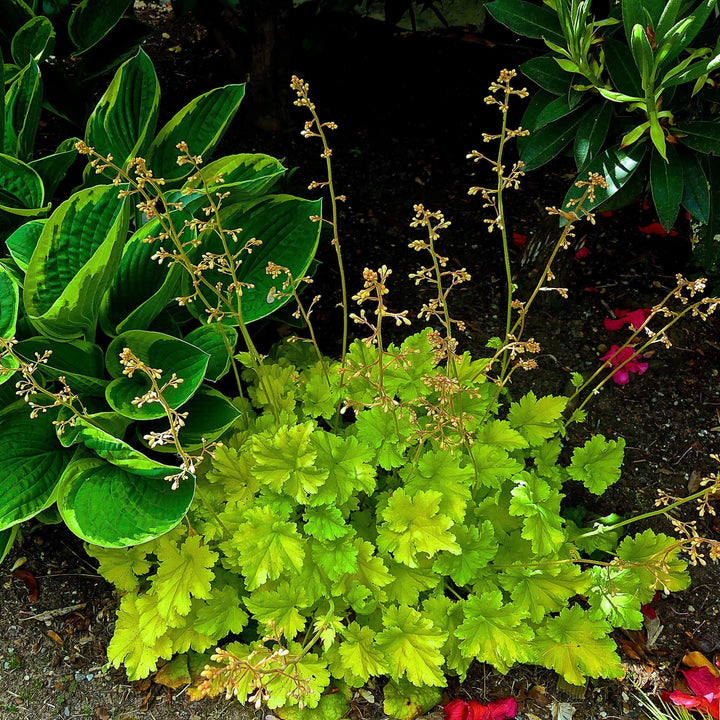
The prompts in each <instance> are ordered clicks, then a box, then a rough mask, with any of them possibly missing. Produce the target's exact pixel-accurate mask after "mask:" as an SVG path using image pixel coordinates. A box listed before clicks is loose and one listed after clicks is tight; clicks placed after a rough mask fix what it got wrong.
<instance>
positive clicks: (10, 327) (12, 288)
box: [0, 265, 20, 340]
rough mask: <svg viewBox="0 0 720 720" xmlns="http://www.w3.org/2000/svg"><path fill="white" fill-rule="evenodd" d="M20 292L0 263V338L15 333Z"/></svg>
mask: <svg viewBox="0 0 720 720" xmlns="http://www.w3.org/2000/svg"><path fill="white" fill-rule="evenodd" d="M19 306H20V292H19V290H18V286H17V283H16V282H15V280H14V279H13V277H12V276H11V275H10V273H9V272H8V271H7V270H6V269H5V268H4V267H3V266H2V265H0V338H2V339H3V340H9V339H10V338H12V337H14V335H15V326H16V325H17V317H18V308H19Z"/></svg>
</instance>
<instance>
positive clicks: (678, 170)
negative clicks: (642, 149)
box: [650, 144, 684, 230]
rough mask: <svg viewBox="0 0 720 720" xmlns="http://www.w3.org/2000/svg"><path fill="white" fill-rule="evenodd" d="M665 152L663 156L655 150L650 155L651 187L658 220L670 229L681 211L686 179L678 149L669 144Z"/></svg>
mask: <svg viewBox="0 0 720 720" xmlns="http://www.w3.org/2000/svg"><path fill="white" fill-rule="evenodd" d="M665 154H666V157H665V158H663V157H661V156H660V154H659V153H655V152H654V153H653V154H652V156H651V157H650V188H651V190H652V196H653V201H654V203H655V209H656V210H657V213H658V220H660V223H661V224H662V226H663V227H664V228H665V229H666V230H670V228H672V226H673V225H674V224H675V220H676V218H677V216H678V212H679V211H680V201H681V200H682V197H683V188H684V181H683V166H682V163H681V162H680V156H679V154H678V151H677V150H676V149H675V147H674V146H673V145H671V144H667V145H666V146H665Z"/></svg>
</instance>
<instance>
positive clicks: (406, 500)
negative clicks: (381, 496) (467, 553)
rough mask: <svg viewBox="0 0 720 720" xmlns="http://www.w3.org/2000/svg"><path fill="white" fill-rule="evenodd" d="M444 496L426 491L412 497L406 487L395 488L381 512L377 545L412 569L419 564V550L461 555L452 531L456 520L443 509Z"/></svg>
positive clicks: (427, 553)
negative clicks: (444, 513) (443, 551)
mask: <svg viewBox="0 0 720 720" xmlns="http://www.w3.org/2000/svg"><path fill="white" fill-rule="evenodd" d="M441 500H442V495H441V493H439V492H436V491H435V490H425V491H421V492H418V493H415V495H414V496H412V497H411V496H409V495H407V493H406V492H405V490H404V489H403V488H399V489H398V490H396V491H395V492H394V493H393V494H392V496H391V497H390V500H389V501H388V504H387V506H386V507H385V508H384V509H383V511H382V512H381V513H380V515H381V517H382V520H383V523H382V525H380V526H379V528H378V540H377V542H378V547H379V548H380V549H381V550H382V551H383V552H391V553H393V555H394V556H395V558H396V559H397V560H398V561H399V562H402V563H404V564H405V565H408V566H409V567H411V568H414V567H417V565H418V557H417V555H418V553H423V554H425V555H427V556H428V557H432V556H433V555H435V554H437V553H438V552H440V551H441V550H446V551H448V552H451V553H454V554H456V555H458V554H460V552H461V550H460V546H459V545H458V543H457V542H456V540H455V536H454V535H453V534H452V533H451V532H450V528H451V527H452V525H453V521H452V520H451V519H450V518H449V517H447V516H446V515H443V514H442V513H441V512H440V501H441Z"/></svg>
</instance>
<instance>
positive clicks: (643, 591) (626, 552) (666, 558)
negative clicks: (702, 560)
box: [617, 529, 690, 602]
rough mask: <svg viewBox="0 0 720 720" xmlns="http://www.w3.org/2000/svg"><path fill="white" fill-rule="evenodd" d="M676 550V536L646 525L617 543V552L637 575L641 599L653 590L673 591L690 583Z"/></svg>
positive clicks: (682, 561)
mask: <svg viewBox="0 0 720 720" xmlns="http://www.w3.org/2000/svg"><path fill="white" fill-rule="evenodd" d="M679 552H680V546H679V543H678V541H677V539H676V538H674V537H670V536H668V535H665V534H663V533H658V534H655V533H654V532H653V531H652V530H649V529H648V530H645V531H644V532H642V533H638V534H637V535H635V536H634V537H626V538H625V539H624V540H623V541H622V542H621V543H620V545H619V547H618V551H617V556H618V558H619V559H620V560H624V561H625V562H627V563H629V564H630V567H631V568H632V570H633V572H635V573H637V575H638V577H639V578H640V600H641V602H649V601H650V599H651V598H652V596H653V595H654V593H655V591H656V590H660V591H663V592H677V591H678V590H685V588H687V587H688V585H690V575H689V573H688V571H687V563H686V562H685V561H684V560H682V559H681V558H679V557H678V553H679Z"/></svg>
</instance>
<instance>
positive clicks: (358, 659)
mask: <svg viewBox="0 0 720 720" xmlns="http://www.w3.org/2000/svg"><path fill="white" fill-rule="evenodd" d="M376 637H377V636H376V633H375V631H374V630H373V629H372V628H370V627H368V626H367V625H359V624H358V623H357V622H355V621H353V622H351V623H350V624H349V625H348V626H347V627H346V628H344V629H343V630H342V640H341V641H340V643H339V645H338V655H339V659H338V662H337V663H336V665H335V666H334V667H332V668H331V669H332V670H333V671H334V672H335V671H339V677H344V678H345V679H346V680H347V681H348V682H349V683H350V684H351V685H354V686H357V687H359V686H361V685H363V684H364V683H366V682H367V681H368V680H369V679H370V678H371V677H378V676H380V675H384V674H385V673H386V672H387V661H386V656H385V654H384V653H383V652H382V651H381V650H380V649H379V648H378V647H377V644H376Z"/></svg>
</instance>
